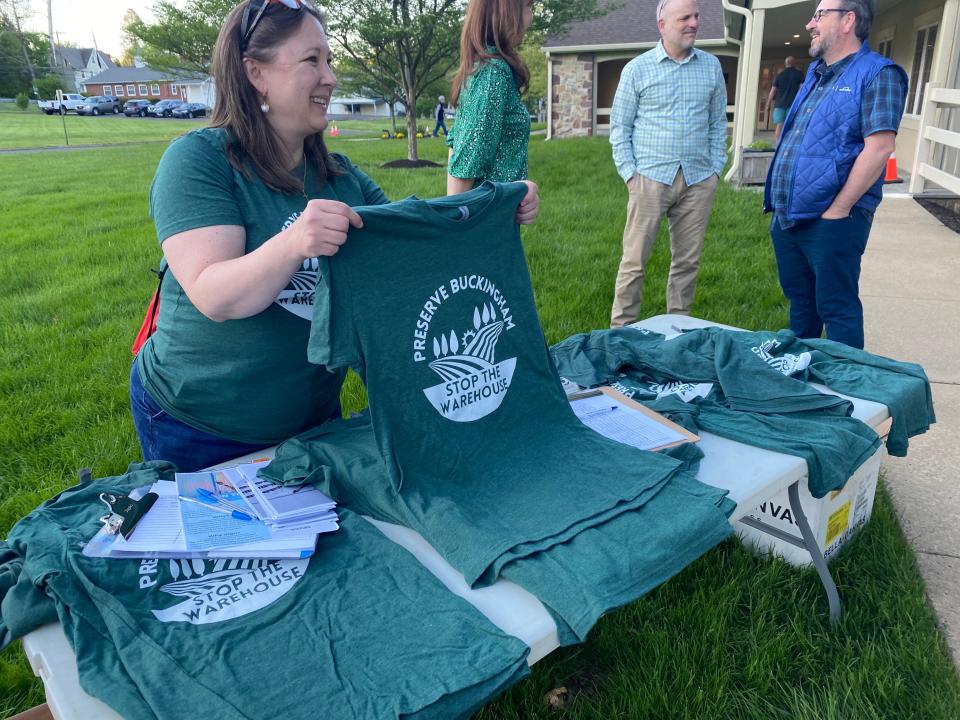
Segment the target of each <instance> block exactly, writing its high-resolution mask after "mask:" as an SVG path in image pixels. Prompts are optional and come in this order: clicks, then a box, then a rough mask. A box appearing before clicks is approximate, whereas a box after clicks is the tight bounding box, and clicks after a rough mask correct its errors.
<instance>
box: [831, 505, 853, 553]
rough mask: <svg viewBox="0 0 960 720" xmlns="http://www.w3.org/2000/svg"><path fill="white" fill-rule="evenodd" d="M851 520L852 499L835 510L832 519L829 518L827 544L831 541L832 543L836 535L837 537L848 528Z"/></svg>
mask: <svg viewBox="0 0 960 720" xmlns="http://www.w3.org/2000/svg"><path fill="white" fill-rule="evenodd" d="M849 522H850V501H849V500H847V501H846V502H845V503H844V504H843V505H841V506H840V507H839V508H838V509H837V510H836V511H834V512H833V513H832V514H831V515H830V519H829V520H827V542H826V544H827V545H829V544H830V543H832V542H833V539H834V538H835V537H837V536H838V535H840V534H841V533H842V532H843V531H844V530H846V529H847V525H848V523H849Z"/></svg>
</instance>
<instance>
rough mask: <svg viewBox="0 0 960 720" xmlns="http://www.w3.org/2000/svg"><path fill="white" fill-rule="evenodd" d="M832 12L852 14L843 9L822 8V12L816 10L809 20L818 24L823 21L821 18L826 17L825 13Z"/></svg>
mask: <svg viewBox="0 0 960 720" xmlns="http://www.w3.org/2000/svg"><path fill="white" fill-rule="evenodd" d="M832 12H835V13H848V12H853V10H844V9H843V8H824V9H823V10H817V11H816V12H815V13H814V14H813V18H811V19H812V21H813V22H815V23H818V24H819V23H820V21H821V20H822V19H823V16H824V15H826V14H827V13H832Z"/></svg>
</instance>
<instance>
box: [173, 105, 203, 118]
mask: <svg viewBox="0 0 960 720" xmlns="http://www.w3.org/2000/svg"><path fill="white" fill-rule="evenodd" d="M208 109H209V108H208V107H207V106H206V105H204V104H203V103H184V104H183V105H181V106H180V107H178V108H176V109H175V110H174V111H173V112H172V113H171V114H172V115H173V117H175V118H198V117H206V116H207V110H208Z"/></svg>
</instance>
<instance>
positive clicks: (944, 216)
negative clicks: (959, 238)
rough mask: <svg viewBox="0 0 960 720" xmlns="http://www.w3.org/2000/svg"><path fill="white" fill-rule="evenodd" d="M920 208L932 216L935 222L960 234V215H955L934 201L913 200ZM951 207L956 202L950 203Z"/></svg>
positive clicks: (952, 211)
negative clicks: (937, 221)
mask: <svg viewBox="0 0 960 720" xmlns="http://www.w3.org/2000/svg"><path fill="white" fill-rule="evenodd" d="M914 199H915V200H916V201H917V202H918V203H920V207H922V208H923V209H924V210H926V211H927V212H928V213H930V214H931V215H933V216H934V217H935V218H936V219H937V220H939V221H940V222H942V223H943V224H944V225H946V226H947V227H948V228H950V229H951V230H953V231H954V232H955V233H960V213H957V212H956V211H954V210H951V209H950V208H948V207H945V206H944V204H941V202H938V201H936V200H929V199H927V198H914ZM947 202H950V201H947ZM951 204H952V205H953V207H956V206H957V205H956V202H955V201H954V202H952V203H951Z"/></svg>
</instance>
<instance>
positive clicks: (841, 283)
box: [764, 0, 907, 348]
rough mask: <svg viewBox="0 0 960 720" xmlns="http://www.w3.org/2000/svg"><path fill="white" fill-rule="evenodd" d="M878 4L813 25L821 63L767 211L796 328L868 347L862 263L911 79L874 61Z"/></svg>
mask: <svg viewBox="0 0 960 720" xmlns="http://www.w3.org/2000/svg"><path fill="white" fill-rule="evenodd" d="M873 6H874V3H873V0H822V1H821V2H820V4H819V5H818V6H817V10H816V11H815V12H814V14H813V18H812V19H811V20H810V22H809V23H807V30H808V31H809V32H810V35H811V44H810V56H811V57H813V58H816V59H815V60H814V62H813V63H811V64H810V68H809V69H808V70H807V77H806V80H805V81H804V83H803V86H802V87H801V88H800V91H799V92H798V93H797V97H796V98H795V99H794V101H793V105H791V107H790V111H789V112H788V113H787V118H786V121H785V122H784V127H783V134H782V136H781V140H780V144H779V145H778V146H777V152H776V155H775V156H774V159H773V162H772V163H771V166H770V172H769V174H768V175H767V184H766V188H765V192H764V210H765V211H766V212H771V211H772V212H773V220H772V222H771V224H770V235H771V237H772V238H773V247H774V250H775V252H776V256H777V269H778V273H779V276H780V285H781V287H782V288H783V292H784V295H786V297H787V299H788V300H789V301H790V329H791V330H793V331H794V332H795V333H796V334H797V336H798V337H801V338H818V337H820V335H821V333H822V332H823V329H824V326H826V330H827V337H828V338H829V339H831V340H837V341H839V342H842V343H846V344H847V345H850V346H852V347H856V348H863V306H862V305H861V304H860V297H859V282H860V259H861V256H862V255H863V251H864V249H865V248H866V245H867V237H868V236H869V234H870V225H871V224H872V222H873V213H874V211H875V210H876V209H877V206H878V205H879V204H880V198H881V188H882V186H883V170H884V168H885V165H886V162H887V158H889V157H890V153H892V152H893V150H894V146H895V140H896V134H897V130H898V129H899V127H900V118H901V116H902V115H903V108H904V98H905V97H906V91H907V75H906V73H905V72H904V71H903V69H902V68H901V67H900V66H898V65H896V64H894V63H893V62H892V61H891V60H889V59H887V58H885V57H883V56H882V55H878V54H877V53H875V52H872V51H871V50H870V48H869V47H867V43H866V38H867V35H868V33H869V32H870V25H871V24H872V23H873Z"/></svg>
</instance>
